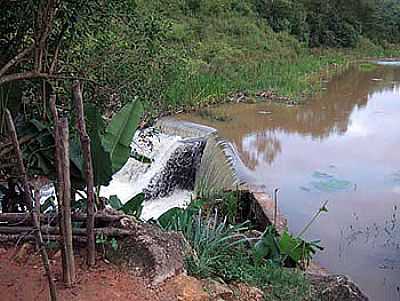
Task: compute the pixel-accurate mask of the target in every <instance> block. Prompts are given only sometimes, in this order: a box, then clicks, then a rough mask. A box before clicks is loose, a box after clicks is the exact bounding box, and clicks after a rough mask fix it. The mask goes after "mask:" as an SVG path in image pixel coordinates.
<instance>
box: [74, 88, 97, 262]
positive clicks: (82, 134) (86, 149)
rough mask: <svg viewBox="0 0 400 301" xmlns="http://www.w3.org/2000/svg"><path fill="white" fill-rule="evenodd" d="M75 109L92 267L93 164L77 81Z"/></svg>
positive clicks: (93, 244)
mask: <svg viewBox="0 0 400 301" xmlns="http://www.w3.org/2000/svg"><path fill="white" fill-rule="evenodd" d="M72 89H73V94H74V100H75V108H76V114H77V127H78V130H79V138H80V141H81V147H82V154H83V159H84V162H85V179H86V185H87V222H86V227H87V241H88V246H87V264H88V266H94V265H95V264H96V242H95V235H94V231H93V229H94V222H95V220H94V213H95V212H94V211H95V208H94V202H95V195H94V177H93V162H92V154H91V149H90V137H89V135H88V133H87V130H86V123H85V113H84V109H83V99H82V91H81V85H80V82H79V81H74V83H73V85H72Z"/></svg>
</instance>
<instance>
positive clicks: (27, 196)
mask: <svg viewBox="0 0 400 301" xmlns="http://www.w3.org/2000/svg"><path fill="white" fill-rule="evenodd" d="M6 117H7V123H8V130H9V132H10V136H11V140H12V143H13V146H14V149H15V154H16V156H17V161H18V168H19V172H20V174H21V179H22V184H23V188H24V197H25V201H26V203H27V204H30V209H32V223H33V225H34V233H35V240H36V245H37V247H38V249H39V250H40V255H41V258H42V262H43V266H44V269H45V271H46V275H47V280H48V282H49V289H50V298H51V300H52V301H56V300H57V291H56V286H55V283H54V280H53V277H52V275H51V270H50V264H49V256H48V254H47V250H46V247H45V245H44V243H43V237H42V232H41V231H40V225H39V224H38V220H39V215H38V211H39V212H40V207H39V208H38V206H37V204H35V205H36V206H34V207H33V208H32V203H33V201H32V192H31V189H30V187H29V184H28V176H27V174H26V170H25V165H24V161H23V158H22V152H21V148H20V145H19V142H18V137H17V131H16V130H15V125H14V121H13V119H12V116H11V113H10V111H9V110H6ZM39 199H40V198H39ZM39 206H40V202H39Z"/></svg>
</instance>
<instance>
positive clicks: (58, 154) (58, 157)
mask: <svg viewBox="0 0 400 301" xmlns="http://www.w3.org/2000/svg"><path fill="white" fill-rule="evenodd" d="M56 100H57V98H56V95H54V94H52V95H51V96H50V110H51V113H52V115H53V122H54V140H55V153H54V158H55V162H56V169H57V178H58V182H57V185H56V194H57V202H58V214H59V216H60V219H59V227H60V229H61V233H60V234H61V236H60V238H61V239H60V241H59V243H60V246H61V259H62V268H63V269H62V270H63V281H64V284H65V285H67V283H68V281H67V280H68V279H70V278H71V277H70V276H69V275H68V274H69V269H68V267H67V258H66V256H67V255H66V254H67V252H66V249H65V248H66V246H65V242H64V238H65V220H64V203H63V200H64V196H63V191H64V179H63V177H64V173H63V164H62V162H63V158H62V139H61V134H60V127H59V125H58V124H59V120H58V112H57V106H56Z"/></svg>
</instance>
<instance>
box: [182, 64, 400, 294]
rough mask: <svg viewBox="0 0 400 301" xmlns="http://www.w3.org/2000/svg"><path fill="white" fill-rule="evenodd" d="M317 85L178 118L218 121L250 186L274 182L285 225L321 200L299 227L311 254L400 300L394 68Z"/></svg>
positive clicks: (293, 224) (295, 225)
mask: <svg viewBox="0 0 400 301" xmlns="http://www.w3.org/2000/svg"><path fill="white" fill-rule="evenodd" d="M325 86H326V91H325V92H324V93H323V94H322V95H319V96H316V97H314V98H313V99H310V100H309V101H307V103H306V104H305V105H302V106H287V105H280V104H271V103H261V104H235V105H222V106H220V107H216V108H213V109H210V110H209V111H208V112H205V113H204V112H203V114H198V113H196V114H190V115H181V116H180V118H181V119H185V120H190V121H194V122H198V123H201V124H205V125H209V126H212V127H215V128H217V129H218V130H219V133H220V135H221V136H224V137H225V138H227V139H228V140H230V141H231V142H232V143H233V144H234V145H235V147H236V148H237V150H238V151H239V153H240V155H241V158H242V160H243V162H244V163H245V165H246V166H247V167H248V168H249V170H250V172H251V175H252V177H253V178H254V179H256V184H259V185H263V187H265V189H266V190H267V191H269V192H270V191H272V190H273V189H274V188H280V195H279V202H280V207H281V209H282V211H283V212H284V213H285V215H286V216H287V217H288V220H289V230H290V231H291V232H294V233H298V232H300V230H301V229H302V228H303V226H304V225H305V224H306V223H307V222H308V221H309V219H310V218H311V216H312V215H313V213H315V212H316V211H317V210H318V208H319V207H320V205H321V203H322V202H323V201H325V200H329V204H328V208H329V212H328V213H326V214H324V215H323V216H321V218H320V219H319V220H318V221H317V222H316V223H315V224H314V225H313V226H312V228H311V229H310V230H309V232H308V233H307V234H306V235H305V236H306V238H307V239H321V240H322V244H323V246H325V250H324V251H323V252H322V253H320V254H319V255H318V256H317V258H316V260H317V261H318V262H320V264H321V265H322V266H324V267H326V268H328V269H329V271H331V272H333V273H342V274H347V275H349V276H350V277H351V278H352V279H353V280H355V281H356V282H357V283H358V284H359V285H360V286H361V287H362V289H363V290H364V291H365V292H366V293H367V294H368V295H369V296H370V297H371V300H378V301H386V300H388V301H392V300H400V66H396V64H393V63H391V64H390V65H380V66H377V68H376V69H374V70H370V71H367V72H366V71H361V70H360V68H358V67H354V68H352V69H351V70H349V71H348V72H346V73H344V74H342V75H340V76H338V77H337V78H336V79H334V80H332V81H330V82H329V83H327V84H326V85H325ZM216 119H218V120H223V121H217V120H216Z"/></svg>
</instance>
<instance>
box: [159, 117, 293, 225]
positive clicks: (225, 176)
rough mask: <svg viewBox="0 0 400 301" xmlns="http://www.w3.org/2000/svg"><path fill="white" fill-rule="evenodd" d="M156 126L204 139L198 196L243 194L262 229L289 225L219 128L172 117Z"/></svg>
mask: <svg viewBox="0 0 400 301" xmlns="http://www.w3.org/2000/svg"><path fill="white" fill-rule="evenodd" d="M155 127H156V128H157V129H159V130H160V132H161V133H163V134H167V135H176V136H180V137H182V138H195V139H204V140H205V143H206V144H205V148H204V151H203V155H202V158H201V162H200V167H199V169H198V171H197V174H196V180H195V189H194V192H195V194H204V193H205V194H213V193H217V192H221V191H235V190H239V191H241V196H242V200H241V201H242V202H246V203H247V204H248V205H249V206H248V207H249V210H250V212H249V213H250V214H249V215H251V216H252V217H253V218H254V221H255V222H256V224H257V225H259V226H260V228H263V227H265V226H266V225H268V224H271V223H273V222H274V215H275V213H277V216H276V226H277V229H278V231H283V230H284V229H285V228H286V226H287V221H286V218H285V217H284V216H283V215H282V214H281V213H280V212H279V209H278V208H276V210H275V203H274V201H273V200H272V198H271V196H270V195H268V194H267V193H265V192H263V191H262V189H261V188H260V187H257V186H254V185H252V184H251V183H252V182H253V181H251V176H250V173H249V172H248V170H247V167H246V166H245V165H244V164H243V163H242V161H241V159H240V157H239V155H238V153H237V152H236V150H235V148H234V147H233V145H232V144H231V143H229V142H228V141H226V140H225V139H223V138H221V137H219V136H218V132H217V130H216V129H214V128H211V127H207V126H203V125H199V124H195V123H192V122H187V121H179V120H176V119H174V118H171V117H167V118H161V119H159V120H158V121H157V123H156V125H155Z"/></svg>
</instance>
